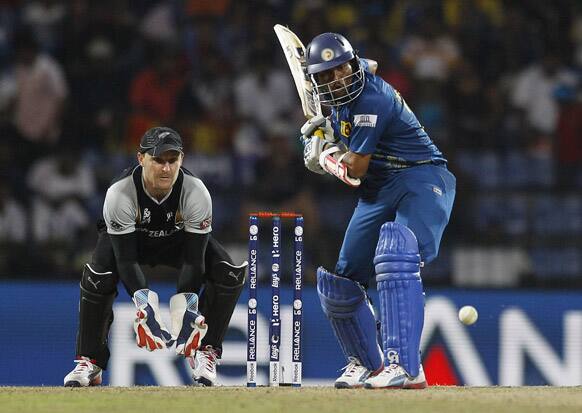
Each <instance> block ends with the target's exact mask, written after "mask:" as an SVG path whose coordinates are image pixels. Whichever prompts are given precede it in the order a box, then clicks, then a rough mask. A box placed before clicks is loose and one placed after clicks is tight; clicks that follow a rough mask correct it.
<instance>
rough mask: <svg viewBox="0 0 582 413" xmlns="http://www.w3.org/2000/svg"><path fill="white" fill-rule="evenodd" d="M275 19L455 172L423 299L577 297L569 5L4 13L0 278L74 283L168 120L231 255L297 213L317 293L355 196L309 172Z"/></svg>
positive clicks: (338, 4)
mask: <svg viewBox="0 0 582 413" xmlns="http://www.w3.org/2000/svg"><path fill="white" fill-rule="evenodd" d="M276 23H280V24H284V25H288V26H289V27H290V28H291V29H292V30H293V31H294V32H295V33H296V34H298V35H299V37H300V38H301V39H302V40H303V41H304V43H305V44H307V43H308V42H309V40H310V39H311V38H312V37H314V36H315V35H317V34H319V33H320V32H323V31H336V32H339V33H342V34H344V35H345V36H346V37H348V39H350V41H351V42H352V44H353V45H354V47H355V48H357V49H358V50H359V54H360V56H362V57H369V58H372V59H375V60H377V61H378V62H379V69H378V74H379V75H381V76H382V77H383V78H384V79H385V80H387V81H388V82H390V83H391V84H392V85H393V86H394V87H396V88H397V89H398V90H399V91H400V92H401V94H402V95H403V96H404V98H405V99H406V100H407V102H408V104H409V106H411V108H412V110H413V111H414V112H415V113H416V114H417V116H418V117H419V119H420V121H421V123H422V124H423V125H424V126H425V128H426V130H427V131H428V133H429V135H430V136H431V138H432V139H433V140H434V141H435V143H436V144H437V145H438V146H439V148H440V149H441V150H442V151H443V152H444V153H445V155H446V156H447V158H448V159H449V162H450V169H451V170H452V171H453V172H454V173H455V175H456V176H457V179H458V188H457V199H456V203H455V207H454V210H453V214H452V217H451V222H450V225H449V227H448V228H447V230H446V232H445V237H444V239H443V242H442V245H441V252H440V256H439V258H438V259H437V260H436V261H434V262H433V263H432V264H431V265H429V266H427V267H426V268H425V270H424V272H423V278H424V280H425V283H426V284H428V285H451V286H459V287H495V288H507V287H536V288H553V287H555V288H564V287H566V288H580V287H581V286H582V236H581V235H582V191H581V189H582V170H581V164H582V101H581V89H580V75H581V73H582V5H581V3H580V2H578V1H574V0H572V1H565V0H562V1H560V0H557V1H551V2H549V1H545V0H530V1H527V2H516V1H501V0H497V1H496V0H488V1H477V0H465V1H463V0H458V1H453V0H450V1H422V0H411V1H366V2H349V1H325V0H305V1H299V0H298V1H276V0H274V1H244V2H238V1H228V0H214V1H194V0H192V1H187V0H184V1H146V0H143V1H137V0H134V1H130V0H126V1H123V0H116V1H112V0H100V1H86V0H71V1H57V0H44V1H17V0H13V1H7V0H4V1H0V178H1V179H0V277H2V278H5V279H18V280H23V279H24V280H26V279H31V278H34V279H37V280H38V279H41V280H45V281H46V280H56V279H69V280H76V279H78V278H79V276H80V270H81V268H82V265H83V263H84V262H87V261H88V260H89V259H90V254H91V250H92V248H93V244H94V242H95V239H96V233H95V222H96V220H97V219H98V218H99V217H100V215H101V209H102V204H103V198H104V195H105V190H106V189H107V187H108V185H109V182H110V180H111V179H112V178H113V177H114V176H115V175H116V174H118V173H119V172H121V170H123V169H124V168H125V167H127V166H129V165H131V164H132V163H134V162H135V148H136V145H137V142H138V141H139V137H140V136H141V135H142V133H143V132H144V131H145V130H147V129H148V128H149V127H152V126H156V125H165V126H170V127H173V128H175V129H176V130H178V131H179V132H180V133H181V135H182V137H183V139H184V142H185V146H186V159H185V166H186V167H187V168H188V169H190V170H192V171H193V172H194V173H196V174H197V175H199V176H200V177H201V178H202V179H203V180H204V182H205V183H206V185H207V187H208V188H209V190H210V192H211V194H212V196H213V206H214V223H213V229H214V231H213V233H214V234H215V235H216V237H217V238H218V239H219V240H221V241H222V242H223V243H224V244H226V245H227V247H228V249H229V251H230V252H231V253H232V254H233V256H235V257H236V258H237V260H241V259H244V258H245V255H246V253H247V249H246V236H247V235H246V234H247V230H248V224H247V214H248V212H249V211H252V210H293V211H297V212H302V213H303V214H304V215H305V220H306V246H305V249H306V254H307V269H308V271H307V274H306V276H307V279H308V281H312V280H313V277H314V271H313V270H314V268H315V267H317V266H318V265H321V264H323V265H325V266H327V267H328V268H333V266H334V264H335V259H336V256H337V253H338V251H339V247H340V245H341V239H342V237H343V233H344V230H345V228H346V226H347V222H348V220H349V216H350V214H351V210H352V208H353V206H354V200H355V198H354V193H353V192H352V191H351V190H350V189H349V188H347V187H346V186H345V185H342V184H341V183H340V182H339V181H337V180H335V179H334V178H332V177H330V176H326V177H321V176H318V175H315V174H311V173H309V172H308V171H307V170H305V168H304V167H303V161H302V147H301V145H300V143H299V140H298V136H299V128H300V126H301V125H302V123H303V122H304V119H303V117H302V113H301V108H300V104H299V100H298V98H297V95H296V92H295V89H294V86H293V83H292V78H291V75H290V73H289V71H288V68H287V66H286V62H285V58H284V56H283V53H282V51H281V49H280V46H279V44H278V41H277V38H276V36H275V34H274V32H273V29H272V27H273V25H274V24H276ZM263 229H264V231H263V233H264V234H265V235H264V236H263V239H267V238H268V223H266V224H265V226H264V228H263ZM263 250H264V253H263V254H264V256H263V257H262V259H263V262H267V261H268V259H269V256H268V245H265V246H264V248H263ZM290 268H291V266H290V265H289V269H290ZM150 275H151V277H152V278H159V279H163V278H164V277H166V276H167V274H165V271H164V270H159V269H154V270H153V271H151V274H150Z"/></svg>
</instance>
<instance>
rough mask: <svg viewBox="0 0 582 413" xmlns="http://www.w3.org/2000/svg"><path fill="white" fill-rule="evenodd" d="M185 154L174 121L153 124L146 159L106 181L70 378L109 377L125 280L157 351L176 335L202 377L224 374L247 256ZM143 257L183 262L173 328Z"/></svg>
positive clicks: (147, 342) (147, 341) (149, 344)
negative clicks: (234, 248) (221, 239)
mask: <svg viewBox="0 0 582 413" xmlns="http://www.w3.org/2000/svg"><path fill="white" fill-rule="evenodd" d="M183 158H184V153H183V149H182V139H181V137H180V136H179V135H178V133H177V132H176V131H174V130H172V129H170V128H166V127H156V128H152V129H150V130H148V131H147V132H146V133H145V134H144V136H143V137H142V139H141V143H140V147H139V150H138V153H137V160H138V162H139V165H137V166H135V167H132V168H128V169H126V170H125V171H124V172H123V174H122V175H121V176H120V177H119V178H117V179H116V180H115V181H114V183H113V184H112V185H111V186H110V187H109V189H108V190H107V195H106V196H105V203H104V206H103V220H102V221H100V222H99V224H98V240H97V246H96V247H95V251H94V252H93V257H92V260H91V263H88V264H86V265H85V267H84V268H83V275H82V278H81V283H80V287H81V298H80V303H79V330H78V334H77V357H76V360H75V363H76V367H75V368H74V369H73V371H71V372H70V373H69V374H67V375H66V376H65V379H64V385H65V386H67V387H86V386H94V385H99V384H101V381H102V370H103V369H105V368H106V367H107V362H108V360H109V349H108V345H107V338H108V334H109V328H110V326H111V323H112V322H113V310H112V308H113V302H114V300H115V297H116V296H117V284H118V282H119V281H120V280H121V282H122V284H123V286H124V287H125V289H126V291H127V292H128V294H129V295H130V296H131V297H132V299H133V302H134V303H135V307H136V318H135V322H134V330H135V334H136V342H137V345H138V346H139V347H143V348H145V349H147V350H149V351H154V350H159V349H166V348H170V347H171V346H173V345H175V351H176V353H177V354H179V355H181V356H183V357H186V358H187V359H188V361H189V363H190V366H191V367H192V378H193V380H194V382H195V383H196V384H199V385H204V386H213V385H215V384H216V383H217V380H216V365H217V364H218V360H219V359H220V357H221V355H222V342H223V339H224V335H225V333H226V330H227V327H228V324H229V322H230V318H231V316H232V312H233V311H234V308H235V305H236V302H237V300H238V297H239V295H240V293H241V290H242V288H243V285H244V281H245V269H246V265H247V263H246V262H244V263H243V264H242V265H238V266H237V265H234V263H233V262H232V259H231V258H230V256H229V255H228V253H227V252H226V251H225V250H224V248H223V247H222V246H221V245H220V244H219V243H218V241H217V240H216V239H214V238H213V237H212V236H211V235H210V233H211V230H212V226H211V224H212V200H211V197H210V194H209V193H208V190H207V189H206V187H205V186H204V183H203V182H202V181H201V180H200V179H198V178H196V177H194V176H193V175H192V174H191V173H190V172H188V171H187V170H186V169H184V168H182V161H183ZM141 265H149V266H152V267H153V266H156V265H167V266H171V267H175V268H177V269H178V270H179V274H178V283H177V284H178V285H177V293H176V295H174V296H172V298H171V299H170V315H171V320H172V321H171V322H172V324H171V326H169V328H168V327H167V326H165V325H164V323H163V321H162V319H161V318H160V310H159V303H158V295H157V294H156V293H155V292H154V291H152V290H150V288H149V285H148V281H147V279H146V277H145V275H144V273H143V272H142V269H141V267H140V266H141ZM202 287H204V288H203V289H202ZM201 290H202V291H203V292H202V293H200V291H201Z"/></svg>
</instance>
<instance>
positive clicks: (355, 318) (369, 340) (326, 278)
mask: <svg viewBox="0 0 582 413" xmlns="http://www.w3.org/2000/svg"><path fill="white" fill-rule="evenodd" d="M317 293H318V294H319V299H320V301H321V308H322V309H323V312H324V313H325V315H326V316H327V318H328V319H329V321H330V323H331V327H332V329H333V332H334V333H335V336H336V338H337V339H338V341H339V343H340V346H341V348H342V351H343V353H344V355H345V356H346V358H348V359H349V358H357V359H358V360H359V362H360V363H361V365H362V366H364V367H366V368H367V369H368V370H371V371H375V370H377V369H378V368H380V367H381V366H382V363H383V360H382V351H381V350H380V347H379V345H378V341H377V335H376V319H375V318H374V314H373V312H372V309H371V307H370V304H369V302H368V298H367V296H366V293H365V291H364V289H363V288H362V286H361V285H360V284H358V283H356V282H354V281H352V280H350V279H349V278H345V277H339V276H337V275H335V274H332V273H330V272H328V271H326V270H325V269H323V268H322V267H319V268H318V269H317Z"/></svg>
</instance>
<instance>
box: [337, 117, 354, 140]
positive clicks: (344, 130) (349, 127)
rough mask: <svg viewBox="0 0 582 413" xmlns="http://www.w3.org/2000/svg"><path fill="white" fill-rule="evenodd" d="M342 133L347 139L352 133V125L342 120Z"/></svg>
mask: <svg viewBox="0 0 582 413" xmlns="http://www.w3.org/2000/svg"><path fill="white" fill-rule="evenodd" d="M340 133H341V134H342V135H343V136H345V137H346V138H349V137H350V133H352V124H351V123H350V122H346V121H343V120H342V121H341V122H340Z"/></svg>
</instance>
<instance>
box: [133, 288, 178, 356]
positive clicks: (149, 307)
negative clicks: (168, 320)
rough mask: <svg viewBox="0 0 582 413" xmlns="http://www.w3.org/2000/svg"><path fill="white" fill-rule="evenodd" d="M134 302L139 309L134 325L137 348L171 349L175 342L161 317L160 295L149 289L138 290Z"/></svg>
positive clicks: (152, 349) (151, 349) (149, 349)
mask: <svg viewBox="0 0 582 413" xmlns="http://www.w3.org/2000/svg"><path fill="white" fill-rule="evenodd" d="M133 302H134V303H135V306H136V307H137V316H136V318H135V321H134V323H133V329H134V331H135V338H136V342H137V346H138V347H145V348H146V349H147V350H148V351H154V350H158V349H162V348H166V347H170V346H171V345H172V344H173V343H174V341H173V340H172V335H171V334H170V332H169V331H168V329H167V328H166V326H165V325H164V322H163V321H162V320H161V319H160V317H159V314H160V309H159V301H158V295H157V294H156V293H155V292H153V291H151V290H148V289H142V290H138V291H136V292H135V293H134V294H133Z"/></svg>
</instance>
